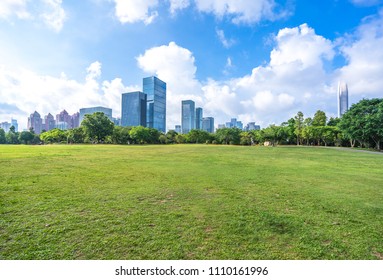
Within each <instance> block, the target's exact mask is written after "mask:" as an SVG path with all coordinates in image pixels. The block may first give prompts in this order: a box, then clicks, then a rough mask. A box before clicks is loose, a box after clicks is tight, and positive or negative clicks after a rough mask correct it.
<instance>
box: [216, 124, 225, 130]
mask: <svg viewBox="0 0 383 280" xmlns="http://www.w3.org/2000/svg"><path fill="white" fill-rule="evenodd" d="M222 128H226V125H224V124H219V125H218V129H222Z"/></svg>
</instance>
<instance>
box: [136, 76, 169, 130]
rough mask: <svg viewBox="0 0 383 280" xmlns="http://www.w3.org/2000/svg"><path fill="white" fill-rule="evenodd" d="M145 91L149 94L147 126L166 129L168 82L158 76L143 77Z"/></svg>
mask: <svg viewBox="0 0 383 280" xmlns="http://www.w3.org/2000/svg"><path fill="white" fill-rule="evenodd" d="M142 82H143V92H144V93H145V94H146V95H147V99H146V100H147V103H146V104H147V106H146V124H147V125H146V126H147V127H150V128H155V129H157V130H159V131H162V132H165V131H166V83H165V82H164V81H161V80H160V79H158V78H157V77H154V76H152V77H147V78H144V79H143V81H142Z"/></svg>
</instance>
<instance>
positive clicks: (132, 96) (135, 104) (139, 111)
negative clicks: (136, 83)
mask: <svg viewBox="0 0 383 280" xmlns="http://www.w3.org/2000/svg"><path fill="white" fill-rule="evenodd" d="M139 125H141V126H146V94H145V93H143V92H141V91H136V92H128V93H124V94H122V102H121V126H139Z"/></svg>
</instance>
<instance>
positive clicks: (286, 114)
mask: <svg viewBox="0 0 383 280" xmlns="http://www.w3.org/2000/svg"><path fill="white" fill-rule="evenodd" d="M152 75H155V76H157V77H158V78H160V79H161V80H163V81H165V82H166V83H167V129H174V126H175V125H178V124H180V123H181V101H182V100H186V99H192V100H194V101H195V102H196V107H202V108H203V114H204V117H214V118H215V125H216V126H217V125H218V124H221V123H225V122H227V121H230V119H231V118H237V119H238V120H241V121H242V122H243V123H244V124H247V123H248V122H256V123H257V124H259V125H261V127H267V126H268V125H270V124H281V123H282V122H284V121H287V120H288V119H289V118H291V117H293V116H295V115H296V114H297V112H298V111H302V112H303V114H304V116H305V117H312V116H313V115H314V114H315V112H316V111H317V110H322V111H324V112H325V113H326V115H327V116H328V117H335V116H337V84H338V82H339V81H344V82H346V83H347V84H348V89H349V104H353V103H356V102H358V101H359V100H361V99H362V98H376V97H377V98H383V0H332V1H330V0H320V1H319V0H318V1H316V0H315V1H306V0H163V1H161V0H82V1H76V0H33V1H32V0H1V1H0V122H5V121H8V122H10V120H11V118H15V119H17V120H18V123H19V128H20V129H26V128H27V119H28V116H29V115H30V114H32V113H33V112H34V111H35V110H36V111H37V112H39V113H40V114H41V115H42V117H44V116H45V115H47V114H48V113H51V114H53V115H56V114H58V113H59V112H61V111H62V110H64V109H65V110H67V111H68V112H69V113H70V114H74V113H75V112H78V111H79V109H80V108H85V107H93V106H106V107H109V108H112V109H113V116H114V117H120V115H121V94H122V93H125V92H129V91H136V90H142V78H144V77H148V76H152Z"/></svg>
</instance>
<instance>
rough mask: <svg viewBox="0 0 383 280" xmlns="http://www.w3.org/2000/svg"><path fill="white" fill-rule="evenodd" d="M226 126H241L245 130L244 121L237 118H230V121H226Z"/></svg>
mask: <svg viewBox="0 0 383 280" xmlns="http://www.w3.org/2000/svg"><path fill="white" fill-rule="evenodd" d="M226 127H227V128H234V127H236V128H239V129H241V130H243V123H242V122H241V121H237V119H236V118H232V119H231V120H230V122H227V123H226Z"/></svg>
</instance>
